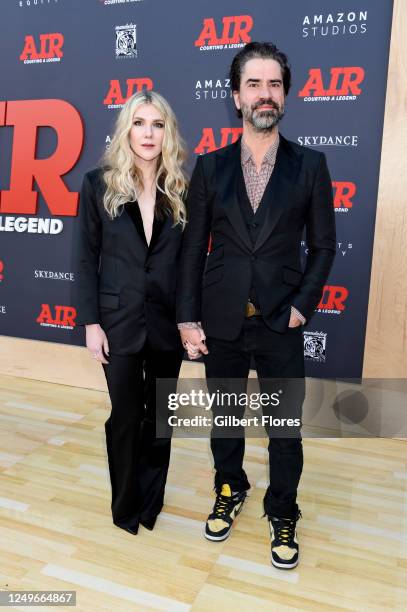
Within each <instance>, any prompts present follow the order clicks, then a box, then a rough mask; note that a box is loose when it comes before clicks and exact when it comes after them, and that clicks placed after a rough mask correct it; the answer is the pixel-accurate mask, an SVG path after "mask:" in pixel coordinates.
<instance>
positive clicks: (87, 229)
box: [76, 168, 182, 355]
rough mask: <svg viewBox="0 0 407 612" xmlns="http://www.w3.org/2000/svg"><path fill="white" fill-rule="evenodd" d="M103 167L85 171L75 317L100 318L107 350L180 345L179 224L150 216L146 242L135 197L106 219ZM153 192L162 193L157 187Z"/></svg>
mask: <svg viewBox="0 0 407 612" xmlns="http://www.w3.org/2000/svg"><path fill="white" fill-rule="evenodd" d="M104 192H105V185H104V182H103V179H102V169H101V168H97V169H95V170H92V171H90V172H88V173H86V174H85V176H84V179H83V184H82V190H81V196H80V204H81V206H80V220H79V239H78V248H77V269H78V283H77V296H76V303H77V311H78V315H77V323H78V324H79V325H85V324H88V323H89V324H90V323H99V324H100V325H101V327H102V329H103V330H104V331H105V332H106V335H107V338H108V341H109V348H110V351H111V352H112V353H116V354H118V355H128V354H131V353H136V352H138V351H139V350H140V349H141V348H142V347H143V345H144V343H145V340H146V338H148V340H149V342H150V344H151V346H152V347H153V348H154V349H156V350H163V351H164V350H174V349H178V348H182V346H181V343H180V337H179V332H178V330H177V326H176V323H175V290H176V273H177V266H178V261H179V256H180V251H181V243H182V229H181V226H180V225H177V226H175V227H173V220H172V218H170V217H169V216H167V217H165V219H163V220H162V221H160V220H159V219H157V218H155V219H154V224H153V233H152V238H151V241H150V245H149V246H148V245H147V242H146V238H145V233H144V229H143V221H142V218H141V213H140V210H139V207H138V204H137V202H129V203H127V204H125V206H124V207H123V211H122V214H121V215H120V216H119V217H117V218H115V219H114V220H111V219H110V218H109V216H108V214H107V213H106V211H105V209H104V207H103V194H104ZM157 197H161V194H160V193H159V192H157Z"/></svg>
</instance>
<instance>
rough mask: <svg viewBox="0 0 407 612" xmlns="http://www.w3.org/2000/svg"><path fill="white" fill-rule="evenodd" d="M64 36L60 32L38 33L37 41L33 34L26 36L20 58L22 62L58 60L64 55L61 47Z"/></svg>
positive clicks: (38, 62)
mask: <svg viewBox="0 0 407 612" xmlns="http://www.w3.org/2000/svg"><path fill="white" fill-rule="evenodd" d="M63 44H64V37H63V35H62V34H61V33H60V32H55V33H54V34H40V36H39V41H37V43H36V41H35V38H34V36H31V35H29V36H26V37H25V42H24V49H23V51H22V53H21V55H20V60H21V61H22V62H24V64H42V63H43V62H46V63H48V62H60V61H61V58H62V57H63V56H64V54H63V52H62V47H63Z"/></svg>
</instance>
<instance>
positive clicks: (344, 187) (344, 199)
mask: <svg viewBox="0 0 407 612" xmlns="http://www.w3.org/2000/svg"><path fill="white" fill-rule="evenodd" d="M332 187H333V191H334V207H335V212H338V213H347V212H349V211H350V209H351V208H352V207H353V198H354V196H355V194H356V184H355V183H351V182H346V181H332Z"/></svg>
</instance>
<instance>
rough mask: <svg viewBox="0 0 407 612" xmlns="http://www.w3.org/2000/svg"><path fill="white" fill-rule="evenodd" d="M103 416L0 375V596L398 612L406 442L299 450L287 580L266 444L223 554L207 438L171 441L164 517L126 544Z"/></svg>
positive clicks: (57, 390) (89, 395)
mask: <svg viewBox="0 0 407 612" xmlns="http://www.w3.org/2000/svg"><path fill="white" fill-rule="evenodd" d="M108 414H109V400H108V396H107V395H106V394H105V393H102V392H97V391H88V390H83V389H77V388H75V387H68V386H62V385H55V384H50V383H44V382H38V381H30V380H27V379H21V378H13V377H6V376H1V377H0V418H1V429H0V485H1V488H0V589H10V590H13V589H23V590H29V589H34V590H40V589H55V590H63V589H71V590H76V591H77V606H76V609H77V610H85V611H87V612H88V611H89V612H96V611H98V610H109V611H112V610H115V611H116V610H117V611H121V610H123V611H126V612H127V611H129V610H137V611H138V610H193V611H194V612H201V611H211V610H214V611H215V610H216V611H217V612H218V611H220V610H222V612H227V611H229V610H233V611H234V612H238V611H245V612H246V611H250V612H251V611H263V610H268V611H270V610H271V611H274V610H275V611H278V612H285V611H291V610H312V611H313V612H315V611H318V610H323V611H330V610H356V611H358V612H360V611H365V610H377V611H379V610H380V611H383V610H407V555H406V552H407V512H406V504H407V495H406V489H407V472H406V468H407V452H406V451H407V442H403V441H400V440H399V441H397V440H379V439H346V440H345V439H342V440H337V439H306V440H304V454H305V468H304V473H303V478H302V481H301V488H300V495H299V503H300V506H301V509H302V513H303V519H302V520H300V521H299V523H298V531H299V538H300V542H301V562H300V565H299V566H298V568H296V570H293V571H291V572H284V571H279V570H276V569H274V568H272V567H271V565H270V560H269V559H270V556H269V536H268V527H267V522H266V519H261V518H260V517H261V514H262V507H261V500H262V497H263V495H264V489H265V487H266V478H267V475H266V463H265V448H264V447H265V442H263V441H262V440H249V441H248V444H247V450H246V464H245V468H246V471H247V473H248V475H249V479H250V481H251V483H252V485H253V486H252V490H251V495H250V498H249V500H248V502H247V504H246V506H245V509H244V511H243V513H242V515H240V517H239V518H238V520H237V521H236V526H235V528H234V530H233V532H232V535H231V537H230V538H229V539H228V540H227V541H226V542H224V543H211V542H208V541H206V540H205V539H204V538H203V521H204V519H205V518H206V516H207V514H208V511H209V510H210V508H211V506H212V503H213V495H212V469H211V461H210V454H209V448H208V442H207V441H205V440H179V439H177V440H174V442H173V453H172V459H171V467H170V474H169V482H168V487H167V491H166V505H165V508H164V511H163V513H162V514H161V515H160V517H159V520H158V521H157V524H156V528H155V530H154V531H153V532H149V531H146V530H145V529H144V528H142V527H141V528H140V531H139V535H137V536H132V535H130V534H127V533H126V532H124V531H122V530H120V529H118V528H116V527H114V526H113V525H112V523H111V517H110V484H109V480H108V472H107V462H106V455H105V443H104V429H103V423H104V421H105V420H106V418H107V416H108ZM20 609H26V610H27V609H30V608H28V607H26V608H20ZM32 609H33V610H34V609H35V610H37V609H38V608H32ZM49 609H51V608H49Z"/></svg>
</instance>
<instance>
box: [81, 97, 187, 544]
mask: <svg viewBox="0 0 407 612" xmlns="http://www.w3.org/2000/svg"><path fill="white" fill-rule="evenodd" d="M184 159H185V152H184V147H183V144H182V140H181V137H180V135H179V132H178V128H177V122H176V118H175V116H174V113H173V111H172V110H171V108H170V106H169V104H168V102H167V101H166V100H165V99H164V98H163V97H162V96H161V95H159V94H158V93H156V92H141V93H137V94H135V95H133V96H132V97H131V98H129V100H127V102H126V104H125V105H124V107H123V109H122V110H121V112H120V113H119V116H118V119H117V123H116V127H115V131H114V135H113V137H112V142H111V146H110V149H109V150H108V151H107V152H106V154H105V156H104V158H103V163H102V167H99V168H97V169H95V170H92V171H90V172H88V173H87V174H85V177H84V180H83V185H82V192H81V218H80V240H79V243H80V248H79V253H80V257H79V265H78V269H79V283H78V287H79V290H78V300H77V304H78V322H79V324H81V325H85V326H86V346H87V348H88V349H89V351H90V353H91V354H92V356H93V358H94V359H96V360H97V361H100V362H101V363H102V364H103V368H104V372H105V376H106V380H107V385H108V389H109V395H110V399H111V404H112V410H111V414H110V417H109V418H108V420H107V421H106V424H105V431H106V445H107V453H108V461H109V472H110V480H111V486H112V515H113V522H114V524H115V525H117V526H118V527H121V528H123V529H125V530H127V531H129V532H130V533H133V534H136V533H137V531H138V527H139V524H140V523H141V524H142V525H143V526H144V527H146V528H147V529H153V527H154V524H155V521H156V518H157V515H158V514H159V512H160V511H161V508H162V506H163V499H164V488H165V483H166V479H167V471H168V464H169V459H170V445H171V440H170V436H169V435H168V437H167V438H166V439H165V438H159V437H158V432H157V435H156V388H155V386H156V379H157V378H167V379H177V378H178V374H179V369H180V365H181V360H182V356H183V348H182V345H181V342H180V338H179V333H178V330H177V326H176V323H175V287H176V270H177V264H178V258H179V255H180V248H181V241H182V232H183V229H184V226H185V206H184V195H185V191H186V180H185V177H184V173H183V170H182V166H183V162H184ZM164 390H165V389H164ZM173 390H174V389H173ZM167 391H168V389H167ZM163 397H164V395H163ZM160 408H161V409H162V410H163V413H164V414H166V409H167V406H166V405H165V406H164V405H163V403H161V405H160Z"/></svg>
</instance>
